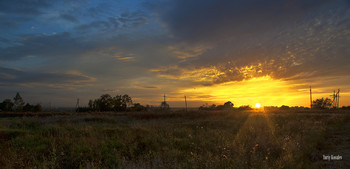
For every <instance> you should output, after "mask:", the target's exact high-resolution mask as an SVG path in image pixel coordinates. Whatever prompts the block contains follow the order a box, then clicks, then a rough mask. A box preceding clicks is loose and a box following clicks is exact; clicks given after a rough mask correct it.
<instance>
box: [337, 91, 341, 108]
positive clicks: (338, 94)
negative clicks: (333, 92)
mask: <svg viewBox="0 0 350 169" xmlns="http://www.w3.org/2000/svg"><path fill="white" fill-rule="evenodd" d="M337 96H338V99H337V101H338V103H337V104H338V105H337V108H338V109H339V102H340V89H338V93H337Z"/></svg>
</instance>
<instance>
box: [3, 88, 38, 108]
mask: <svg viewBox="0 0 350 169" xmlns="http://www.w3.org/2000/svg"><path fill="white" fill-rule="evenodd" d="M0 111H6V112H41V111H42V107H41V105H40V104H36V105H31V104H29V103H25V102H24V101H23V98H22V97H21V95H20V94H19V93H18V92H17V94H16V96H15V97H14V98H13V101H12V100H11V99H5V100H4V101H3V102H2V103H0Z"/></svg>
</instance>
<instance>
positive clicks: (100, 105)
mask: <svg viewBox="0 0 350 169" xmlns="http://www.w3.org/2000/svg"><path fill="white" fill-rule="evenodd" d="M88 105H89V107H79V108H78V109H77V112H88V111H99V112H106V111H112V112H121V111H146V110H147V109H148V108H149V106H148V107H145V106H143V105H141V104H140V103H135V104H133V102H132V99H131V97H130V96H128V95H127V94H125V95H116V96H114V97H112V96H111V95H109V94H103V95H101V96H100V98H98V99H95V100H89V103H88ZM168 107H169V105H168Z"/></svg>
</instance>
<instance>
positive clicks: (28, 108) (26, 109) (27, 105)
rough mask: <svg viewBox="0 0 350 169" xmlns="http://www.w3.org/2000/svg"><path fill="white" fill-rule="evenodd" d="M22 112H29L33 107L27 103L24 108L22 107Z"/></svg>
mask: <svg viewBox="0 0 350 169" xmlns="http://www.w3.org/2000/svg"><path fill="white" fill-rule="evenodd" d="M23 111H24V112H30V111H33V106H32V105H30V104H29V103H27V104H26V105H25V106H23Z"/></svg>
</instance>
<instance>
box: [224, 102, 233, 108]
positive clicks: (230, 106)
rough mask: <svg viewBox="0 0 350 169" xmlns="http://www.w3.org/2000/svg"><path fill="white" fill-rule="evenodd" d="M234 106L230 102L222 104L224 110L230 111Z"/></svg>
mask: <svg viewBox="0 0 350 169" xmlns="http://www.w3.org/2000/svg"><path fill="white" fill-rule="evenodd" d="M233 106H234V104H233V103H232V102H231V101H228V102H226V103H225V104H224V108H225V109H231V108H232V107H233Z"/></svg>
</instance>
